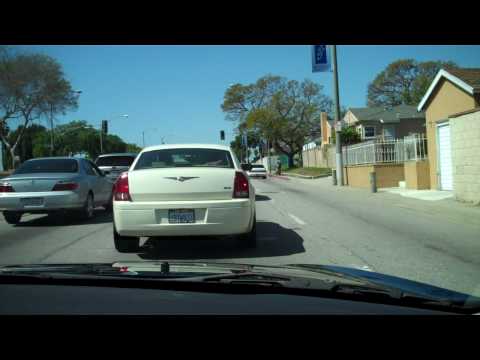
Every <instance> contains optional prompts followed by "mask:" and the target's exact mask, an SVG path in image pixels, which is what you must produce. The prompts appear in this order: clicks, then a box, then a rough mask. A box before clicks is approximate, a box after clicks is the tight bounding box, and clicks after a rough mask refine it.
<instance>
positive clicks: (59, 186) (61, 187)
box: [52, 182, 78, 191]
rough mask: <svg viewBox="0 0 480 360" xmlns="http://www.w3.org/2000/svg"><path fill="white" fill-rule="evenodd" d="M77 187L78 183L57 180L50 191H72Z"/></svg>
mask: <svg viewBox="0 0 480 360" xmlns="http://www.w3.org/2000/svg"><path fill="white" fill-rule="evenodd" d="M76 189H78V184H77V183H74V182H58V183H56V184H55V186H54V187H53V189H52V191H73V190H76Z"/></svg>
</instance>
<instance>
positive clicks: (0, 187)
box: [0, 183, 15, 193]
mask: <svg viewBox="0 0 480 360" xmlns="http://www.w3.org/2000/svg"><path fill="white" fill-rule="evenodd" d="M7 192H8V193H10V192H15V190H13V187H12V185H10V184H9V183H0V193H7Z"/></svg>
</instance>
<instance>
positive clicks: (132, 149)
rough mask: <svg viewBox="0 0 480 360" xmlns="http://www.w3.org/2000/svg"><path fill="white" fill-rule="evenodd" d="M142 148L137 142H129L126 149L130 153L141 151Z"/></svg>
mask: <svg viewBox="0 0 480 360" xmlns="http://www.w3.org/2000/svg"><path fill="white" fill-rule="evenodd" d="M141 150H142V148H141V147H140V146H138V145H137V144H130V143H127V147H126V151H127V152H130V153H139V152H140V151H141Z"/></svg>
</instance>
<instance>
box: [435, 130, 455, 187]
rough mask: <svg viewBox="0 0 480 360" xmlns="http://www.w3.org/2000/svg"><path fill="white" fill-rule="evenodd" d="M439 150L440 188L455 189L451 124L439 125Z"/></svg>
mask: <svg viewBox="0 0 480 360" xmlns="http://www.w3.org/2000/svg"><path fill="white" fill-rule="evenodd" d="M438 151H439V154H438V155H439V156H438V159H439V162H440V169H439V170H440V188H441V189H442V190H453V174H452V146H451V142H450V125H449V124H444V125H439V126H438Z"/></svg>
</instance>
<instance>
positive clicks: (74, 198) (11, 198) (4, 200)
mask: <svg viewBox="0 0 480 360" xmlns="http://www.w3.org/2000/svg"><path fill="white" fill-rule="evenodd" d="M24 198H42V199H43V201H42V205H35V206H25V205H23V203H22V200H21V199H24ZM82 206H83V200H82V199H81V198H80V195H79V194H77V193H76V192H73V191H54V192H53V191H47V192H28V193H2V194H0V211H5V210H10V211H23V212H30V211H32V212H42V211H45V212H47V211H53V210H62V209H78V208H81V207H82Z"/></svg>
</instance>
